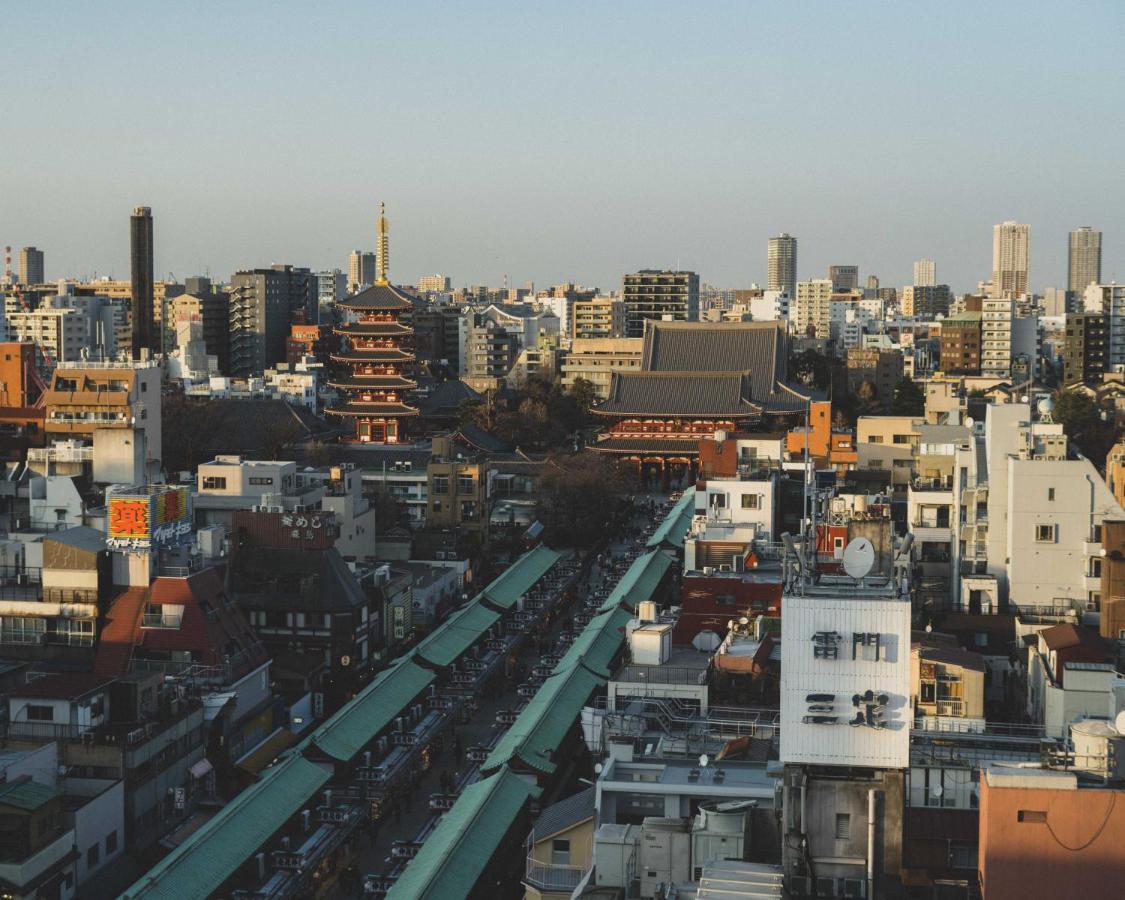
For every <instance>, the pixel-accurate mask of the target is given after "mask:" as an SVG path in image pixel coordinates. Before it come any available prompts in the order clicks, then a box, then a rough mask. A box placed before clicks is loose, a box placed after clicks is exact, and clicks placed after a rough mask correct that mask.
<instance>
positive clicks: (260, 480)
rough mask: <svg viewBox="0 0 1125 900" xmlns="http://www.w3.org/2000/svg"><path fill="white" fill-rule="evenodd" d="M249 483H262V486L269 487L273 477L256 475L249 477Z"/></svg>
mask: <svg viewBox="0 0 1125 900" xmlns="http://www.w3.org/2000/svg"><path fill="white" fill-rule="evenodd" d="M250 483H251V484H255V485H264V486H267V487H269V486H272V485H273V479H272V478H263V477H257V478H254V477H251V479H250Z"/></svg>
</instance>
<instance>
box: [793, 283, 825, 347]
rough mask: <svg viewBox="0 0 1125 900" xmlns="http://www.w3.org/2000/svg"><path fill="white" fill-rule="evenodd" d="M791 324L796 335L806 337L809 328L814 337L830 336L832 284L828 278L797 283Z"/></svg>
mask: <svg viewBox="0 0 1125 900" xmlns="http://www.w3.org/2000/svg"><path fill="white" fill-rule="evenodd" d="M793 310H794V311H793V324H794V328H795V330H796V333H797V334H798V335H800V336H802V337H805V336H808V334H809V329H810V327H811V328H812V329H813V330H814V331H815V334H814V335H813V336H814V337H818V338H824V339H827V338H829V337H830V336H831V330H832V329H831V322H832V282H831V280H830V279H828V278H815V279H813V280H812V281H798V282H797V299H796V301H795V302H794V306H793Z"/></svg>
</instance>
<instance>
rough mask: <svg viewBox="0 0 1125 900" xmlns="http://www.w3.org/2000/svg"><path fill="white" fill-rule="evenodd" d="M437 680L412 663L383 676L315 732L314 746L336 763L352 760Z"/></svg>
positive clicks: (407, 661) (433, 675) (404, 663)
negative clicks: (405, 707) (336, 760)
mask: <svg viewBox="0 0 1125 900" xmlns="http://www.w3.org/2000/svg"><path fill="white" fill-rule="evenodd" d="M436 678H437V676H436V675H435V674H434V673H433V672H431V671H429V670H427V669H423V668H422V667H421V666H419V665H417V664H416V663H414V661H413V660H410V659H407V660H405V661H403V662H401V663H399V664H398V665H396V666H393V667H392V668H390V669H387V670H386V671H385V672H381V673H380V674H379V675H377V676H376V677H375V679H374V680H373V681H372V682H371V683H370V684H368V685H367V687H365V688H364V689H363V690H361V691H360V692H359V693H358V694H356V695H355V696H354V697H353V698H352V699H351V700H349V701H348V702H347V703H346V704H344V706H343V707H342V708H341V709H340V711H339V712H338V713H336V715H334V716H332V718H330V719H329V720H328V721H327V722H325V723H324V724H323V725H321V726H320V727H319V728H318V729H317V730H316V731H315V732H313V735H312V740H311V743H314V744H316V746H317V747H319V748H320V749H321V750H323V751H324V752H325V753H327V754H328V755H329V756H331V757H332V758H333V759H338V760H341V761H347V760H350V759H353V758H354V757H355V756H356V754H357V753H359V751H360V750H362V749H363V748H364V747H365V746H366V745H367V744H368V743H369V742H370V741H371V740H372V739H373V738H374V737H375V735H377V734H378V733H379V732H380V731H382V730H383V729H384V728H386V727H387V725H389V724H390V722H391V720H392V719H393V718H394V717H395V716H397V715H398V714H399V712H400V711H401V710H402V708H403V707H404V706H406V705H407V704H408V703H410V701H411V700H413V699H414V697H416V696H417V695H418V694H419V693H421V692H422V691H423V690H424V689H425V688H426V687H428V686H429V685H430V684H431V683H432V682H433V681H434V680H435V679H436Z"/></svg>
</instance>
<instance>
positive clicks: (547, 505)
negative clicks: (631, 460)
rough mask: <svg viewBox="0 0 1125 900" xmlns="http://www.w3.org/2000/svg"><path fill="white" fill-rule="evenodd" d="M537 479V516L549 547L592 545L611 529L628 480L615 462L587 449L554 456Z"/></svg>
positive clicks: (582, 546) (583, 546) (585, 546)
mask: <svg viewBox="0 0 1125 900" xmlns="http://www.w3.org/2000/svg"><path fill="white" fill-rule="evenodd" d="M553 462H554V465H552V466H548V468H547V470H546V471H545V472H544V473H543V476H542V477H541V478H540V480H539V494H538V504H537V507H536V516H537V517H538V519H539V521H540V522H542V523H543V530H544V540H545V541H546V542H547V543H548V544H550V545H551V546H552V547H581V548H583V549H585V548H588V547H592V546H594V545H596V544H597V543H599V542H600V541H601V540H602V539H603V538H605V537H606V536H607V535H608V534H609V532H610V529H611V526H612V524H613V521H614V516H615V513H616V511H617V508H618V506H619V502H620V498H621V495H622V493H624V491H625V490H627V489H628V487H629V482H628V481H627V480H626V478H625V477H624V476H623V475H622V473H621V472H620V470H619V469H618V467H617V465H616V464H615V463H614V462H613V461H612V460H610V459H607V458H605V457H604V456H602V455H601V454H598V453H593V452H586V453H580V454H577V455H574V456H568V457H556V458H555V459H554V460H553Z"/></svg>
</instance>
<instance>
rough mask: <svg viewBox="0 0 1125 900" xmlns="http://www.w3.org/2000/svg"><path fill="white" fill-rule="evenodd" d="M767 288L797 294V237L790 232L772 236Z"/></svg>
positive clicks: (767, 261)
mask: <svg viewBox="0 0 1125 900" xmlns="http://www.w3.org/2000/svg"><path fill="white" fill-rule="evenodd" d="M766 264H767V266H768V272H767V275H766V290H769V291H784V292H785V293H786V294H788V295H789V296H790V297H795V296H796V295H797V239H796V238H795V237H793V236H792V235H790V234H784V233H782V234H779V235H778V236H777V237H772V238H770V242H769V250H768V251H767V259H766Z"/></svg>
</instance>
